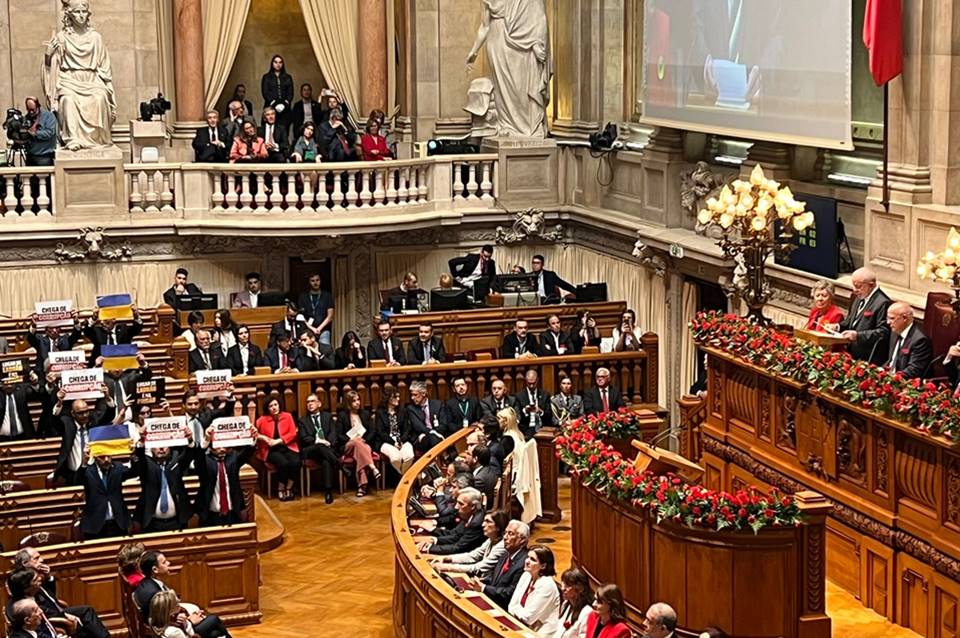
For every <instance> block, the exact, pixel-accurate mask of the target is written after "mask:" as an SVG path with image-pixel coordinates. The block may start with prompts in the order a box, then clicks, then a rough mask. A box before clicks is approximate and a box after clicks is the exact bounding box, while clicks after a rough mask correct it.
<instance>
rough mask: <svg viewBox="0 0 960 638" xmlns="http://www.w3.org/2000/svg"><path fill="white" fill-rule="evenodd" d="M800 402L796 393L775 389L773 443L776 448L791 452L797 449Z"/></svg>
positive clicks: (779, 388)
mask: <svg viewBox="0 0 960 638" xmlns="http://www.w3.org/2000/svg"><path fill="white" fill-rule="evenodd" d="M799 408H800V400H799V399H798V398H797V394H796V392H794V391H793V390H792V389H789V388H786V387H784V386H778V387H777V409H776V411H775V416H774V423H775V425H776V430H775V432H774V442H775V444H776V446H777V447H778V448H781V449H783V450H787V451H789V452H793V451H795V450H796V449H797V411H798V410H799Z"/></svg>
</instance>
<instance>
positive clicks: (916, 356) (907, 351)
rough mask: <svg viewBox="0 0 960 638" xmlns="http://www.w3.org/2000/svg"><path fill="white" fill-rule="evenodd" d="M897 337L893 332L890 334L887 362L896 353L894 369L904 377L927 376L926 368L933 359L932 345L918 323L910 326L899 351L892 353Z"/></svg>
mask: <svg viewBox="0 0 960 638" xmlns="http://www.w3.org/2000/svg"><path fill="white" fill-rule="evenodd" d="M897 339H899V337H898V336H897V335H895V334H893V333H891V334H890V345H889V347H888V348H887V363H889V362H890V360H891V359H893V357H894V354H896V364H897V365H896V370H897V371H898V372H900V374H902V375H903V378H904V379H916V378H923V377H925V376H927V374H928V371H927V369H928V368H929V367H930V361H931V360H932V359H933V346H932V345H931V344H930V339H929V338H928V337H927V335H925V334H923V331H922V330H920V324H918V323H916V322H914V323H913V324H912V325H911V326H910V332H909V333H907V338H906V339H905V340H904V342H903V343H902V344H901V345H900V350H899V352H896V353H894V351H893V349H894V348H895V347H896V345H897Z"/></svg>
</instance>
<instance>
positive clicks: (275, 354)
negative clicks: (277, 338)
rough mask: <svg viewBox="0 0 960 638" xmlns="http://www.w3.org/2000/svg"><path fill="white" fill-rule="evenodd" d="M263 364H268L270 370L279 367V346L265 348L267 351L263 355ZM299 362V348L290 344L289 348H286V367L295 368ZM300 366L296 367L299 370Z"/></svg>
mask: <svg viewBox="0 0 960 638" xmlns="http://www.w3.org/2000/svg"><path fill="white" fill-rule="evenodd" d="M263 363H264V365H268V366H270V370H271V371H272V372H276V371H277V370H279V369H280V347H279V346H271V347H269V348H267V351H266V352H265V353H264V355H263ZM299 364H300V348H297V347H296V346H290V349H289V350H287V367H288V368H297V366H298V365H299ZM299 369H300V368H297V370H299Z"/></svg>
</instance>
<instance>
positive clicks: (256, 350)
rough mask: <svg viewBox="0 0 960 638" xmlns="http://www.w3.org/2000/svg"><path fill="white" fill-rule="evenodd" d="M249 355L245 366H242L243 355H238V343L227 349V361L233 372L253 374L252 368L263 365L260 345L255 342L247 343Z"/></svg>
mask: <svg viewBox="0 0 960 638" xmlns="http://www.w3.org/2000/svg"><path fill="white" fill-rule="evenodd" d="M249 348H250V355H249V356H248V357H247V367H246V369H244V367H243V357H241V356H240V344H237V345H235V346H233V347H232V348H230V350H228V351H227V361H229V362H230V369H231V370H232V371H233V374H253V373H254V370H253V369H254V368H256V367H258V366H264V365H266V363H264V361H263V352H262V351H261V350H260V346H258V345H257V344H255V343H250V344H249Z"/></svg>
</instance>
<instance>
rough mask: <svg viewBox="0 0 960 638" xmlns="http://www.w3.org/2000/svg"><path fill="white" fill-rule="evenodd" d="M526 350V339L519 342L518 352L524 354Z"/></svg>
mask: <svg viewBox="0 0 960 638" xmlns="http://www.w3.org/2000/svg"><path fill="white" fill-rule="evenodd" d="M526 351H527V340H526V339H524V340H523V341H520V342H518V343H517V353H518V354H523V353H525V352H526Z"/></svg>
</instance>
